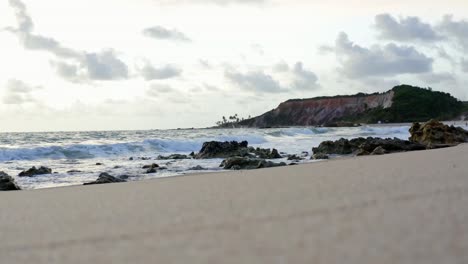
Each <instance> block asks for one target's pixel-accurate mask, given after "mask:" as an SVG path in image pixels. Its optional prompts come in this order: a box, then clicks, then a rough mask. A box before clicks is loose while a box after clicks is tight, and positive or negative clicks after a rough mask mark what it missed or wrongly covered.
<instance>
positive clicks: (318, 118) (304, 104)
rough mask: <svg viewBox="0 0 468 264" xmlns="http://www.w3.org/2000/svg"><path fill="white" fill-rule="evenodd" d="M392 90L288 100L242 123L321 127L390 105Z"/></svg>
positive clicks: (265, 125) (256, 125)
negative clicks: (381, 92) (370, 93)
mask: <svg viewBox="0 0 468 264" xmlns="http://www.w3.org/2000/svg"><path fill="white" fill-rule="evenodd" d="M393 96H394V92H393V91H389V92H386V93H383V94H372V95H363V94H360V95H355V96H342V97H322V98H312V99H303V100H289V101H286V102H284V103H281V104H280V105H279V106H278V107H277V108H276V109H273V110H272V111H269V112H267V113H265V114H263V115H260V116H258V117H254V118H252V119H249V120H245V121H244V122H241V125H244V126H249V127H275V126H313V125H323V124H326V123H329V122H333V121H336V120H339V119H341V118H343V117H346V116H352V115H358V114H361V113H363V112H365V111H367V110H370V109H375V108H384V109H385V108H389V107H391V106H392V99H393Z"/></svg>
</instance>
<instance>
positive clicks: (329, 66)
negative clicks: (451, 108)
mask: <svg viewBox="0 0 468 264" xmlns="http://www.w3.org/2000/svg"><path fill="white" fill-rule="evenodd" d="M0 42H1V43H2V45H1V48H0V119H1V120H2V125H1V126H0V132H7V131H75V130H136V129H166V128H179V127H180V128H187V127H207V126H213V125H214V124H215V122H216V121H219V120H220V119H221V117H222V116H230V115H233V114H236V113H237V114H238V115H239V116H241V117H248V116H249V115H251V116H256V115H259V114H262V113H264V112H266V111H268V110H271V109H273V108H275V107H276V106H277V105H278V104H279V103H281V102H282V101H285V100H287V99H292V98H310V97H315V96H323V95H337V94H355V93H358V92H367V93H371V92H384V91H387V90H389V89H391V88H392V87H394V86H396V85H398V84H411V85H417V86H421V87H431V88H432V89H433V90H437V91H443V92H447V93H451V94H452V95H454V96H455V97H457V98H459V99H460V100H465V101H468V55H467V54H468V2H466V0H445V1H439V0H434V1H431V4H428V2H427V1H422V0H411V1H408V0H359V1H358V0H348V1H338V0H328V1H320V0H308V1H305V0H185V1H184V0H132V1H130V0H100V1H95V0H92V1H91V0H82V1H61V0H41V1H32V0H2V1H1V2H0Z"/></svg>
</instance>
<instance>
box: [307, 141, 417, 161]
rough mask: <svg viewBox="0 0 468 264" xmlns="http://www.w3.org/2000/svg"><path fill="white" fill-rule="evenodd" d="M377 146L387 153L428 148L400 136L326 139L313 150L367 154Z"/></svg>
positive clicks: (319, 152) (327, 152)
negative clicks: (399, 137)
mask: <svg viewBox="0 0 468 264" xmlns="http://www.w3.org/2000/svg"><path fill="white" fill-rule="evenodd" d="M377 147H382V148H383V149H385V150H386V152H387V153H393V152H403V151H414V150H423V149H426V146H424V145H423V144H420V143H417V142H411V141H408V140H401V139H398V138H393V139H391V138H386V139H383V138H372V137H368V138H354V139H351V140H348V139H344V138H342V139H340V140H337V141H324V142H322V143H320V145H319V146H318V147H316V148H313V149H312V151H313V152H314V155H315V154H336V155H348V154H353V153H354V154H356V155H360V156H362V155H367V154H368V153H372V152H373V151H374V149H376V148H377Z"/></svg>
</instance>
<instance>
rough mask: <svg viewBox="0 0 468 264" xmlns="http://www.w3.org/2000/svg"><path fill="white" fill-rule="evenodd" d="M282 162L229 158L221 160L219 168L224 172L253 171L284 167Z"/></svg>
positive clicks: (284, 164)
mask: <svg viewBox="0 0 468 264" xmlns="http://www.w3.org/2000/svg"><path fill="white" fill-rule="evenodd" d="M286 165H287V164H286V163H284V162H281V163H275V162H272V161H266V160H264V159H258V158H249V157H230V158H228V159H226V160H223V162H222V163H221V165H220V167H223V168H224V169H226V170H254V169H260V168H271V167H279V166H286Z"/></svg>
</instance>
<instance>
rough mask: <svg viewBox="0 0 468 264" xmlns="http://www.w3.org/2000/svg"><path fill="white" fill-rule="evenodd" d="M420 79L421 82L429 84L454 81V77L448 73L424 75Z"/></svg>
mask: <svg viewBox="0 0 468 264" xmlns="http://www.w3.org/2000/svg"><path fill="white" fill-rule="evenodd" d="M420 77H421V80H423V81H425V82H426V83H431V84H437V83H442V82H450V81H455V77H454V76H453V75H452V74H451V73H449V72H441V73H426V74H422V75H421V76H420Z"/></svg>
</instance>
